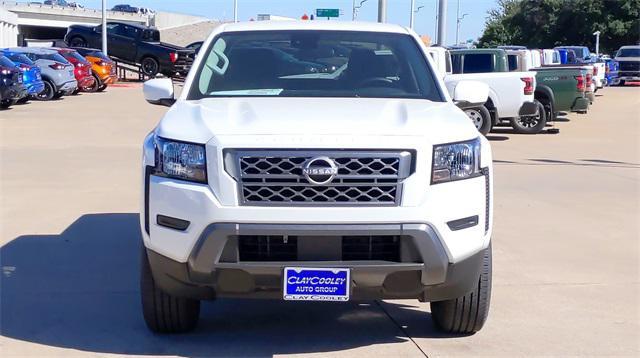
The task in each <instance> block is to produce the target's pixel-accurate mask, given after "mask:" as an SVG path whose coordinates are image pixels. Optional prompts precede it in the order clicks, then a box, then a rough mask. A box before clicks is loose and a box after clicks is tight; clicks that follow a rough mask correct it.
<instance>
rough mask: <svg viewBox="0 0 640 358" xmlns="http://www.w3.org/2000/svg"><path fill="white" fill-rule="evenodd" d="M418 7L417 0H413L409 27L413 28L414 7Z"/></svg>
mask: <svg viewBox="0 0 640 358" xmlns="http://www.w3.org/2000/svg"><path fill="white" fill-rule="evenodd" d="M415 7H416V0H411V12H410V13H409V28H410V29H413V11H414V10H413V9H414V8H415Z"/></svg>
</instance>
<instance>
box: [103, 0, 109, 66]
mask: <svg viewBox="0 0 640 358" xmlns="http://www.w3.org/2000/svg"><path fill="white" fill-rule="evenodd" d="M107 50H108V48H107V0H102V53H104V54H105V55H108V52H107Z"/></svg>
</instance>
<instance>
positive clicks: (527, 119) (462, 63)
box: [427, 46, 544, 134]
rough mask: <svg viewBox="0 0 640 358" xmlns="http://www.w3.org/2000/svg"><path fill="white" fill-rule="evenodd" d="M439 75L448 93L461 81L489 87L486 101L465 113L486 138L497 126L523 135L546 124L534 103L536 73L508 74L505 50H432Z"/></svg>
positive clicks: (430, 48)
mask: <svg viewBox="0 0 640 358" xmlns="http://www.w3.org/2000/svg"><path fill="white" fill-rule="evenodd" d="M427 51H428V53H429V54H430V55H431V57H432V58H433V59H434V63H435V65H436V66H437V68H438V73H439V74H440V76H441V78H443V80H444V82H445V85H446V87H447V89H448V90H449V92H451V91H453V90H455V88H456V86H457V84H458V83H459V82H461V81H478V82H482V83H485V84H486V85H487V86H488V87H489V96H488V99H487V101H486V102H485V103H484V104H483V105H482V106H479V107H476V108H466V109H465V113H466V114H467V115H468V116H469V117H470V118H471V119H472V121H473V123H474V124H475V126H476V128H477V129H478V130H479V131H480V132H481V133H482V134H487V133H488V132H489V131H491V129H492V127H493V126H494V125H495V124H498V123H500V122H503V121H509V122H510V123H511V125H512V127H513V128H514V129H515V130H516V131H518V132H521V133H528V132H530V131H532V130H535V131H536V132H537V131H539V130H538V129H537V128H538V127H539V126H541V125H542V126H544V123H542V124H541V123H540V122H541V121H540V120H539V118H538V113H539V110H540V109H542V108H543V107H542V106H541V104H540V103H537V102H535V100H534V95H533V92H534V89H535V87H536V79H535V73H534V72H519V73H512V72H508V64H507V62H506V61H507V60H506V53H505V52H504V50H502V49H468V50H454V51H453V53H454V54H455V55H454V60H453V61H452V60H451V52H450V51H448V50H446V49H444V48H442V47H435V46H432V47H429V48H427Z"/></svg>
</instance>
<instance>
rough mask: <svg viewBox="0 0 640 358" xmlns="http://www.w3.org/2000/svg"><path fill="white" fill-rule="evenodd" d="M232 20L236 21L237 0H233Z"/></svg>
mask: <svg viewBox="0 0 640 358" xmlns="http://www.w3.org/2000/svg"><path fill="white" fill-rule="evenodd" d="M233 22H238V0H233Z"/></svg>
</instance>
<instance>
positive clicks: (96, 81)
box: [82, 75, 100, 93]
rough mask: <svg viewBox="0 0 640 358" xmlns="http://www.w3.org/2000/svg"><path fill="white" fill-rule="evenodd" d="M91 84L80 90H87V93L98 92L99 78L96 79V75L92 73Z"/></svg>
mask: <svg viewBox="0 0 640 358" xmlns="http://www.w3.org/2000/svg"><path fill="white" fill-rule="evenodd" d="M93 79H94V81H93V84H92V85H91V86H87V87H85V88H83V89H82V90H83V91H85V92H89V93H93V92H98V89H99V88H100V79H98V76H96V75H93Z"/></svg>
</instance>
